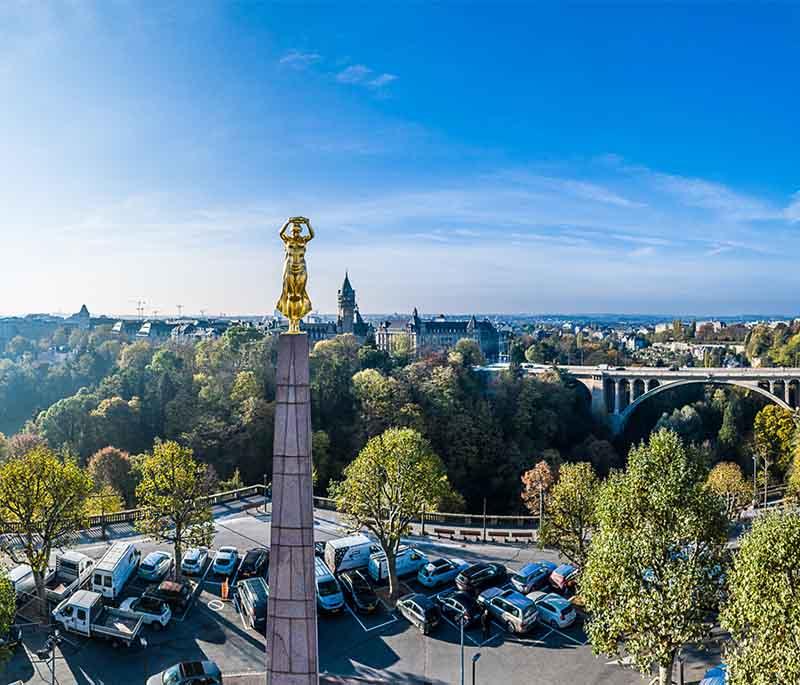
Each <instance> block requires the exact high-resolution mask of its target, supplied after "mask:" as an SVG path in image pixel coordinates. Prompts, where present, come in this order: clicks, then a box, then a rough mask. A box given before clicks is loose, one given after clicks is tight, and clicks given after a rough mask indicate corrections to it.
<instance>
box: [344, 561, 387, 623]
mask: <svg viewBox="0 0 800 685" xmlns="http://www.w3.org/2000/svg"><path fill="white" fill-rule="evenodd" d="M339 585H340V586H341V588H342V592H344V594H346V595H347V596H348V597H349V598H350V601H352V603H353V606H354V607H355V609H356V611H360V612H361V613H364V614H369V613H372V612H373V611H375V609H377V607H378V595H376V594H375V591H374V590H373V589H372V586H371V585H370V584H369V581H368V580H367V577H366V575H364V572H363V571H361V570H358V569H356V570H354V571H345V572H344V573H341V574H339Z"/></svg>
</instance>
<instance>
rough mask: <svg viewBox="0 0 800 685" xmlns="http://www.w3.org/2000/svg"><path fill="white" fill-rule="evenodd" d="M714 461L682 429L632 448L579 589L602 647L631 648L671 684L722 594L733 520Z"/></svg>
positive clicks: (602, 503) (607, 492) (593, 636)
mask: <svg viewBox="0 0 800 685" xmlns="http://www.w3.org/2000/svg"><path fill="white" fill-rule="evenodd" d="M705 480H706V468H705V464H704V463H703V461H702V460H701V459H700V458H698V456H697V455H696V453H694V452H693V451H692V450H689V449H687V448H686V447H685V446H684V445H683V443H682V442H681V440H680V438H679V437H678V435H677V434H676V433H674V432H672V431H669V430H660V431H658V432H657V433H654V434H653V435H651V437H650V440H649V442H648V443H642V444H641V445H639V446H638V447H634V448H633V449H632V450H631V451H630V454H629V457H628V468H627V470H626V471H625V472H615V473H612V474H611V476H610V477H609V478H608V480H607V481H606V482H605V483H604V485H603V486H602V487H601V489H600V492H599V495H598V498H597V509H596V516H597V527H596V529H595V532H594V534H593V537H592V544H591V546H590V548H589V554H588V559H587V562H586V567H585V569H584V571H583V573H582V574H581V579H580V588H581V594H582V596H583V599H584V601H585V603H586V610H587V613H588V615H589V617H590V618H589V621H588V624H587V633H588V635H589V639H590V640H591V643H592V649H593V650H594V651H595V653H605V654H609V655H615V656H617V655H619V652H620V651H621V650H624V651H625V652H627V654H628V655H630V657H631V658H632V659H633V662H634V664H635V665H636V666H637V667H638V668H640V669H641V670H642V671H643V672H649V671H650V669H651V668H652V666H653V665H654V664H655V665H657V666H658V672H659V683H660V684H661V685H669V684H670V683H671V682H672V681H671V675H672V667H673V663H674V660H675V654H676V653H677V651H678V650H679V649H680V648H681V647H682V646H683V645H685V644H687V643H698V642H700V641H702V640H703V639H704V638H706V637H707V636H708V631H709V624H708V622H707V617H708V612H709V610H710V609H713V608H714V606H715V605H716V603H717V602H718V598H719V586H718V581H717V574H718V571H719V568H720V567H721V564H722V561H723V547H724V544H725V540H726V532H727V528H728V521H727V518H726V517H725V512H724V510H723V507H722V502H721V501H720V499H719V497H717V496H716V495H715V494H713V493H711V492H709V491H708V489H707V488H706V487H705Z"/></svg>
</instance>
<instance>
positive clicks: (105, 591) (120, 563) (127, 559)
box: [91, 542, 142, 599]
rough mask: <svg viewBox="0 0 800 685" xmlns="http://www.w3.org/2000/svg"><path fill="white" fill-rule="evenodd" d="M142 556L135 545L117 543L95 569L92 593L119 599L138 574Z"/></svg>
mask: <svg viewBox="0 0 800 685" xmlns="http://www.w3.org/2000/svg"><path fill="white" fill-rule="evenodd" d="M141 556H142V553H141V552H140V551H139V550H138V549H136V546H135V545H132V544H130V543H127V542H115V543H114V544H113V545H111V547H109V549H108V551H107V552H106V553H105V555H104V556H103V558H102V559H101V560H100V561H99V562H98V563H97V565H96V566H95V567H94V573H93V574H92V588H91V589H92V591H94V592H99V593H100V594H101V595H103V597H107V598H108V599H114V598H116V597H118V596H119V595H120V593H121V592H122V588H123V587H125V583H127V582H128V579H129V578H130V577H131V576H132V575H133V574H134V573H135V572H136V569H137V567H138V566H139V560H140V559H141Z"/></svg>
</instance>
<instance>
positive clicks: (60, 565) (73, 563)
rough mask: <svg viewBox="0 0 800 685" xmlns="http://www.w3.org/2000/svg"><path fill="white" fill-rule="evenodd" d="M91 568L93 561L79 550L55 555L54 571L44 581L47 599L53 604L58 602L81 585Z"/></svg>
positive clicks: (85, 580)
mask: <svg viewBox="0 0 800 685" xmlns="http://www.w3.org/2000/svg"><path fill="white" fill-rule="evenodd" d="M93 568H94V561H92V560H91V559H90V558H89V557H87V556H86V555H85V554H81V553H80V552H64V553H63V554H58V555H56V568H55V572H54V573H53V574H52V575H51V576H49V577H48V578H47V580H46V581H45V591H46V593H47V599H48V600H49V601H50V602H52V603H53V604H60V603H61V602H62V601H63V600H65V599H66V598H67V597H69V596H70V595H72V593H73V592H75V590H79V589H80V588H81V587H83V585H84V584H85V583H86V582H87V581H88V580H89V578H90V577H91V575H92V569H93Z"/></svg>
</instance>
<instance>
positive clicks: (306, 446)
mask: <svg viewBox="0 0 800 685" xmlns="http://www.w3.org/2000/svg"><path fill="white" fill-rule="evenodd" d="M308 367H309V360H308V336H307V335H306V334H305V333H302V334H299V335H288V334H283V335H281V336H280V338H279V340H278V376H277V386H278V387H277V398H276V399H277V402H276V406H275V443H274V450H273V457H272V536H271V539H272V541H271V545H270V564H269V600H268V602H267V647H266V650H267V683H268V684H269V685H317V683H318V682H319V664H318V654H319V652H318V648H317V600H316V574H315V569H314V500H313V490H312V481H311V396H310V390H309V368H308Z"/></svg>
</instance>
